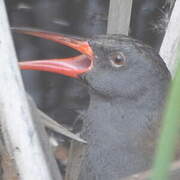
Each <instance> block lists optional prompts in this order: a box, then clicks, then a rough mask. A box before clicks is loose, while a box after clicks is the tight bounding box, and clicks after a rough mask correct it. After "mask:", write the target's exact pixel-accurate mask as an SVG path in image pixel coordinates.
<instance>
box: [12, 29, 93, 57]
mask: <svg viewBox="0 0 180 180" xmlns="http://www.w3.org/2000/svg"><path fill="white" fill-rule="evenodd" d="M12 30H14V31H16V32H19V33H22V34H27V35H31V36H36V37H40V38H43V39H48V40H51V41H54V42H57V43H59V44H63V45H66V46H68V47H71V48H73V49H75V50H77V51H79V52H81V53H82V54H86V55H87V56H90V57H92V56H93V51H92V48H91V47H90V46H89V43H88V42H87V41H82V40H77V39H75V38H71V37H65V36H64V35H62V34H59V33H52V32H47V31H39V30H32V29H30V28H12Z"/></svg>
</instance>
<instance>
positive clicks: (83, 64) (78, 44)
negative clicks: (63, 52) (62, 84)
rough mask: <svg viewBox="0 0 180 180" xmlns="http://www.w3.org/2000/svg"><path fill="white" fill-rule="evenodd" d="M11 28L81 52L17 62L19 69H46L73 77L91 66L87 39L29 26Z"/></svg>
mask: <svg viewBox="0 0 180 180" xmlns="http://www.w3.org/2000/svg"><path fill="white" fill-rule="evenodd" d="M13 30H14V31H16V32H18V33H22V34H27V35H31V36H36V37H40V38H43V39H47V40H51V41H54V42H56V43H59V44H63V45H65V46H68V47H71V48H73V49H75V50H77V51H79V52H80V53H81V55H78V56H74V57H69V58H64V59H47V60H34V61H25V62H19V65H20V68H21V69H26V70H38V71H47V72H52V73H58V74H63V75H66V76H69V77H73V78H79V76H80V75H81V74H84V73H87V72H88V71H90V70H91V69H92V67H93V61H94V55H93V50H92V48H91V47H90V45H89V43H88V41H83V40H79V39H76V38H71V37H69V36H68V37H67V36H64V35H61V34H57V33H52V32H46V31H39V30H31V29H29V28H13Z"/></svg>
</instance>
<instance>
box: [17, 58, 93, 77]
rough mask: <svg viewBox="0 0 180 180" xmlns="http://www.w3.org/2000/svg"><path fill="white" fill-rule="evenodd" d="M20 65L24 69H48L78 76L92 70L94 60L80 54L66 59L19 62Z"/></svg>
mask: <svg viewBox="0 0 180 180" xmlns="http://www.w3.org/2000/svg"><path fill="white" fill-rule="evenodd" d="M19 65H20V68H21V69H24V70H38V71H47V72H52V73H57V74H63V75H65V76H69V77H73V78H78V77H79V76H80V75H81V74H83V73H86V72H88V71H90V70H91V68H92V60H91V59H90V58H89V57H88V56H86V55H80V56H75V57H71V58H65V59H51V60H37V61H25V62H19Z"/></svg>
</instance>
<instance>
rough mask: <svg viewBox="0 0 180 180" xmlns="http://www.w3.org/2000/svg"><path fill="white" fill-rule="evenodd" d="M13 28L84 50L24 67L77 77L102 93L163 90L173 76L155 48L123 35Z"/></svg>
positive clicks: (130, 94)
mask: <svg viewBox="0 0 180 180" xmlns="http://www.w3.org/2000/svg"><path fill="white" fill-rule="evenodd" d="M14 30H15V31H17V32H20V33H23V34H27V35H32V36H36V37H41V38H44V39H48V40H52V41H54V42H57V43H60V44H63V45H66V46H69V47H71V48H73V49H75V50H77V51H79V52H80V53H81V55H79V56H75V57H70V58H65V59H49V60H38V61H25V62H20V63H19V65H20V68H21V69H26V70H28V69H29V70H40V71H48V72H52V73H58V74H62V75H66V76H70V77H73V78H78V79H81V80H83V81H84V82H85V83H87V84H88V87H89V88H90V89H92V90H93V91H95V92H97V93H98V94H100V95H103V96H107V97H111V98H112V97H115V98H116V97H118V96H121V97H126V98H136V97H137V96H138V95H139V96H142V95H143V93H145V92H146V91H147V90H148V89H152V90H151V91H158V90H160V91H161V88H165V87H164V86H166V85H167V81H168V80H169V77H170V75H169V71H168V69H167V67H166V65H165V63H164V62H163V60H162V59H161V58H160V56H159V55H158V54H156V53H155V52H154V51H153V49H152V48H150V47H149V46H147V45H145V44H143V43H141V42H139V41H137V40H134V39H132V38H130V37H127V36H124V35H99V36H97V37H94V38H92V39H86V40H84V39H82V38H73V37H69V36H64V35H61V34H56V33H50V32H44V31H37V30H31V29H25V28H15V29H14ZM154 87H155V88H154ZM154 93H156V92H154Z"/></svg>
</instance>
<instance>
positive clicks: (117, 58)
mask: <svg viewBox="0 0 180 180" xmlns="http://www.w3.org/2000/svg"><path fill="white" fill-rule="evenodd" d="M111 63H112V65H113V66H115V67H121V66H123V65H124V63H125V57H124V55H122V54H121V53H119V54H116V55H113V56H112V58H111Z"/></svg>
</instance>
